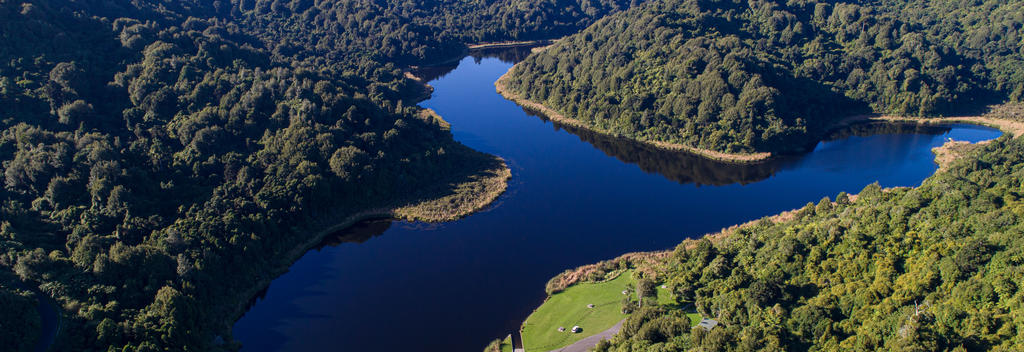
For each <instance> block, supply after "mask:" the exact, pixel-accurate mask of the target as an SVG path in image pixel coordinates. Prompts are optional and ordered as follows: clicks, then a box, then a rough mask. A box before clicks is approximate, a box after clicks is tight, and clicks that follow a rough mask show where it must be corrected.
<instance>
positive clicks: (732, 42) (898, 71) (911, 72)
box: [505, 0, 1024, 153]
mask: <svg viewBox="0 0 1024 352" xmlns="http://www.w3.org/2000/svg"><path fill="white" fill-rule="evenodd" d="M1022 24H1024V2H1021V1H985V2H962V1H911V0H906V1H903V0H879V1H824V0H821V1H819V0H806V1H781V0H762V1H732V0H657V1H651V2H648V3H646V4H644V5H642V6H639V7H636V8H633V9H631V10H628V11H624V12H620V13H618V14H616V15H612V16H609V17H608V18H605V19H603V20H601V21H599V22H597V23H596V24H594V25H593V26H591V27H589V28H587V29H586V30H584V31H582V32H580V33H578V34H576V35H573V36H570V37H568V38H566V39H565V40H562V41H560V42H559V43H557V44H556V45H554V46H553V47H551V48H549V49H548V50H545V51H543V52H542V53H539V54H536V55H533V56H531V57H530V58H528V59H527V60H526V61H524V62H522V63H520V64H519V65H517V66H516V68H515V69H514V70H513V71H512V72H511V73H510V75H509V77H508V79H507V80H506V81H505V82H506V83H505V84H506V87H507V88H510V89H511V90H512V91H514V92H515V93H517V94H520V95H522V96H523V97H525V98H527V99H529V100H532V101H534V102H539V103H542V104H544V105H546V106H547V107H549V108H552V109H555V110H557V111H559V112H560V113H562V114H563V115H566V116H567V117H569V118H575V119H577V120H579V121H580V122H582V123H583V124H585V125H587V126H590V127H591V128H594V129H596V130H599V131H603V132H606V133H612V134H621V135H624V136H627V137H631V138H635V139H639V140H646V141H659V142H669V143H677V144H682V145H686V146H690V147H696V148H702V149H708V150H714V151H721V152H733V153H750V152H782V153H785V152H793V151H800V150H803V149H805V148H806V147H808V146H811V145H813V143H814V142H816V141H817V140H818V139H819V138H820V137H821V136H822V134H823V133H824V132H825V131H826V130H827V129H828V128H829V127H830V126H831V125H832V124H833V123H835V122H836V121H837V120H838V119H842V118H845V117H849V116H851V115H855V114H862V113H869V112H877V113H885V114H894V115H910V116H934V115H945V114H960V113H970V112H974V111H976V110H978V109H979V108H980V107H982V106H984V105H985V104H990V103H993V102H1001V101H1005V100H1007V99H1012V100H1017V99H1020V98H1021V94H1022V92H1024V65H1021V60H1022V59H1021V54H1022V50H1024V49H1022V48H1024V46H1022V43H1024V38H1022V37H1021V36H1020V34H1019V31H1020V28H1021V26H1022Z"/></svg>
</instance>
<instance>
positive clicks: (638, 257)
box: [503, 73, 1024, 333]
mask: <svg viewBox="0 0 1024 352" xmlns="http://www.w3.org/2000/svg"><path fill="white" fill-rule="evenodd" d="M506 74H507V73H506ZM503 77H504V76H503ZM865 122H888V123H908V122H915V123H920V124H937V125H941V124H950V123H967V124H974V125H982V126H987V127H992V128H996V129H999V130H1000V131H1002V132H1003V133H1005V134H1009V135H1010V138H1018V137H1021V136H1024V134H1022V132H1024V122H1019V121H1015V120H1009V119H1005V118H999V117H989V116H988V114H986V115H982V116H958V117H944V118H932V119H924V118H908V117H897V116H885V115H859V116H852V117H850V118H848V119H845V120H843V121H841V123H842V125H837V126H836V128H842V127H848V126H852V125H855V124H858V123H865ZM989 142H991V140H986V141H980V142H977V143H971V142H966V141H949V142H946V143H944V144H943V145H941V146H938V147H935V148H932V149H931V151H932V153H933V154H934V155H935V159H934V160H935V163H936V165H937V168H936V169H935V172H933V173H932V174H931V175H929V176H928V178H931V177H932V176H934V175H936V174H938V173H940V172H944V171H945V170H948V168H949V167H950V165H952V164H953V163H954V162H956V161H958V160H961V159H963V158H964V157H965V156H966V155H967V154H968V153H970V152H971V151H973V150H976V149H977V148H979V147H982V146H984V145H986V144H988V143H989ZM896 188H905V187H896ZM913 188H916V187H913ZM890 190H892V189H890V188H886V189H882V192H887V191H890ZM848 196H849V201H850V203H855V202H856V201H857V198H858V197H857V196H858V195H857V194H849V195H848ZM832 202H833V203H835V202H836V201H835V200H833V201H832ZM801 209H802V208H796V209H791V210H786V211H782V212H779V213H777V214H772V215H766V216H762V217H760V218H757V219H752V220H749V221H746V222H743V223H738V224H735V225H732V226H729V227H726V228H722V229H721V230H719V231H715V232H709V233H705V234H702V235H700V236H697V237H694V238H687V239H684V240H683V241H682V242H680V243H679V245H677V246H676V248H678V247H679V246H682V247H684V248H687V249H692V248H695V247H696V246H697V243H698V242H699V241H701V240H705V239H706V240H708V241H711V242H712V243H715V242H719V241H721V240H723V239H725V238H728V237H729V236H730V235H732V234H734V233H736V231H739V230H741V229H744V228H749V227H751V226H755V225H757V224H758V223H760V222H761V221H770V222H772V223H774V224H780V223H785V222H788V221H791V220H793V219H794V218H795V216H796V214H797V213H798V212H799V211H801ZM675 250H676V249H675V248H669V249H662V250H653V251H641V252H628V253H624V254H621V255H619V256H617V257H615V258H613V259H608V260H603V261H599V262H596V263H591V264H584V265H580V266H577V267H575V268H571V269H567V270H565V271H563V272H561V273H559V274H556V275H555V276H553V277H552V278H551V279H549V281H548V284H547V285H546V286H547V287H546V290H550V289H551V288H552V286H554V287H553V288H554V290H553V291H552V292H548V294H547V297H545V298H544V300H543V301H542V302H541V304H540V305H543V304H544V303H546V302H547V301H548V299H550V298H551V296H552V295H553V294H554V293H557V292H561V291H563V290H565V289H566V288H568V287H571V286H573V285H577V284H583V283H588V282H590V281H587V280H586V277H587V276H588V274H589V273H591V272H593V271H595V270H598V269H600V267H601V266H602V265H603V264H605V263H608V262H619V261H626V262H630V263H632V265H633V266H634V267H633V270H638V271H642V270H651V269H652V267H653V266H657V265H658V264H659V262H660V261H663V260H664V259H665V258H667V257H669V256H671V255H672V253H673V252H674V251H675ZM641 265H644V266H645V267H643V268H641ZM654 277H657V273H654ZM552 283H555V284H554V285H552ZM540 305H538V306H537V307H534V309H533V310H532V311H531V313H530V315H532V314H533V313H534V312H536V311H537V308H539V307H540ZM527 317H529V315H528V316H527ZM525 324H526V320H525V319H524V320H523V323H522V324H520V326H519V331H520V333H522V330H523V327H525Z"/></svg>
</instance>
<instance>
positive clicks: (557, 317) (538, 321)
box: [523, 270, 635, 351]
mask: <svg viewBox="0 0 1024 352" xmlns="http://www.w3.org/2000/svg"><path fill="white" fill-rule="evenodd" d="M630 284H633V285H635V283H634V281H633V271H632V270H628V271H625V272H623V273H622V274H621V275H619V276H618V277H617V278H615V279H614V280H609V281H606V282H601V283H580V284H576V285H573V286H570V287H569V288H566V289H565V291H562V292H559V293H556V294H554V295H551V297H549V298H548V300H547V301H545V302H544V304H542V305H541V306H540V307H538V308H537V310H536V311H534V312H533V314H530V316H529V317H528V318H526V323H525V324H524V325H523V344H524V345H525V346H524V347H526V350H527V351H550V350H553V349H556V348H561V347H564V346H568V345H570V344H572V343H574V342H576V341H579V340H581V339H583V338H584V337H587V336H591V335H593V334H596V333H599V332H601V331H604V330H607V329H608V328H610V327H612V326H613V325H615V323H618V322H619V320H622V319H624V318H625V317H626V315H625V314H622V304H621V302H622V297H623V296H622V290H625V289H626V286H627V285H630ZM588 304H593V305H594V308H587V305H588ZM576 325H579V326H580V328H582V329H583V331H582V332H580V333H572V332H570V331H569V329H572V327H573V326H576ZM559 327H565V331H564V332H560V331H558V328H559Z"/></svg>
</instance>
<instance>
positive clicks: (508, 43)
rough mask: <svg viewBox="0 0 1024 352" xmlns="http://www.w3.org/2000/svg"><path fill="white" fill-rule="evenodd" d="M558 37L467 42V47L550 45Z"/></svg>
mask: <svg viewBox="0 0 1024 352" xmlns="http://www.w3.org/2000/svg"><path fill="white" fill-rule="evenodd" d="M556 41H558V39H537V40H511V41H504V42H485V43H476V44H466V48H467V49H469V50H484V49H503V48H516V47H521V46H537V45H550V44H552V43H554V42H556Z"/></svg>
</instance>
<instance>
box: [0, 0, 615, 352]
mask: <svg viewBox="0 0 1024 352" xmlns="http://www.w3.org/2000/svg"><path fill="white" fill-rule="evenodd" d="M628 5H630V4H629V3H628V2H623V1H611V0H607V1H576V0H549V1H522V0H494V1H487V0H478V1H454V0H453V1H426V2H424V1H411V0H409V1H370V0H365V1H362V0H356V1H311V0H308V1H307V0H293V1H263V0H260V1H251V0H244V1H200V0H194V1H193V0H137V1H130V2H129V1H101V0H63V1H62V0H0V165H2V172H0V173H2V177H0V183H2V187H0V267H2V268H3V272H2V273H0V302H2V303H3V305H2V308H0V326H3V328H2V329H0V346H3V348H4V349H5V350H6V349H7V348H9V349H12V350H26V349H31V348H32V347H33V343H34V342H35V340H36V337H38V335H39V333H40V332H39V331H38V330H37V329H38V326H39V324H38V322H39V317H38V316H35V310H34V308H33V306H32V305H33V300H31V299H26V298H25V297H26V296H29V295H30V294H29V293H28V292H27V291H26V290H24V289H23V288H25V287H33V288H34V287H38V290H39V291H40V292H41V293H42V294H43V295H48V296H51V297H53V298H54V299H55V300H56V301H57V302H58V304H59V305H60V307H61V313H62V314H63V315H64V316H65V319H64V320H63V321H64V324H63V327H62V330H61V336H60V338H59V339H58V341H57V345H56V346H55V348H56V349H57V350H86V351H99V350H108V348H112V350H122V348H127V349H125V350H135V351H157V350H165V351H195V350H211V349H228V350H231V349H236V348H237V347H238V346H237V345H235V344H234V343H233V342H232V341H231V338H230V324H231V322H232V321H233V319H235V318H236V317H237V314H240V313H241V309H242V308H244V304H245V302H246V300H248V299H249V298H251V295H253V294H255V293H256V292H257V291H258V290H259V289H260V288H261V285H265V284H266V283H267V282H268V280H270V279H271V278H273V276H274V275H276V274H278V273H280V271H281V270H282V269H283V268H284V267H286V266H287V265H288V264H289V263H288V260H291V259H293V258H294V256H295V255H296V253H301V250H302V249H303V248H304V246H305V244H306V243H308V242H310V241H313V240H316V236H317V233H318V232H319V231H321V230H323V229H325V228H326V227H328V226H330V225H334V224H335V223H337V222H340V221H342V219H345V218H346V217H348V216H350V215H355V214H364V213H366V212H367V211H369V210H373V209H380V208H391V207H395V206H402V205H407V204H409V203H411V202H417V201H420V200H427V199H433V198H436V197H440V196H451V193H452V192H454V191H453V190H452V189H448V188H447V187H448V185H450V184H453V183H459V182H475V181H479V180H480V179H481V177H485V176H494V177H497V178H498V179H497V180H496V181H497V182H496V183H501V184H503V182H504V178H501V177H500V175H501V174H502V171H503V170H504V168H505V166H504V165H503V164H502V163H501V161H500V160H498V159H496V158H494V157H492V156H489V155H484V154H480V153H477V152H475V151H472V150H469V149H468V148H466V147H464V146H462V145H461V144H458V143H457V142H455V141H454V140H453V139H452V137H451V134H450V133H449V132H448V130H447V129H446V128H445V126H444V125H445V124H444V123H443V122H441V121H439V120H437V119H436V118H434V117H431V115H430V114H427V113H425V112H424V111H421V109H419V108H418V107H415V105H414V103H415V99H416V97H417V96H418V95H417V94H418V93H419V92H420V87H419V86H417V85H416V84H415V83H414V82H413V81H411V80H409V79H406V78H405V77H404V75H403V72H402V70H401V69H400V68H401V66H399V65H402V64H409V63H416V62H420V61H423V60H433V59H435V57H433V56H435V55H439V57H437V58H436V59H443V58H444V57H441V56H443V55H458V54H460V53H462V51H463V50H464V49H465V46H464V44H463V43H464V42H468V41H478V40H511V39H530V38H539V37H544V36H547V35H549V34H559V33H570V32H572V31H574V30H578V29H580V28H582V27H583V26H585V25H587V24H590V23H592V22H593V21H594V20H595V19H596V18H598V17H600V16H603V15H605V14H607V13H609V12H614V11H618V10H620V9H622V8H624V7H625V6H628ZM449 58H450V57H449ZM492 181H493V180H492ZM476 189H480V187H477V188H476ZM501 189H503V186H502V187H501ZM455 196H458V194H456V195H455ZM468 196H473V195H468ZM445 204H449V203H447V202H445ZM458 214H459V213H458V212H454V213H453V212H448V213H444V212H442V213H440V214H428V215H425V216H431V217H430V218H444V217H447V216H457V215H458ZM15 280H23V282H24V284H23V285H18V284H16V283H15V282H14V281H15ZM225 341H226V343H225Z"/></svg>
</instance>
